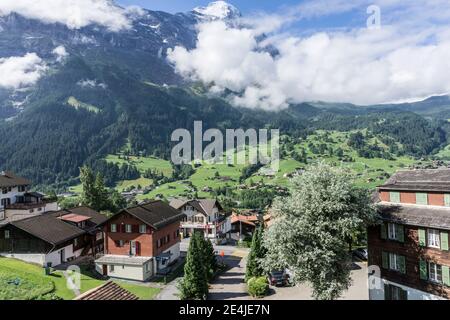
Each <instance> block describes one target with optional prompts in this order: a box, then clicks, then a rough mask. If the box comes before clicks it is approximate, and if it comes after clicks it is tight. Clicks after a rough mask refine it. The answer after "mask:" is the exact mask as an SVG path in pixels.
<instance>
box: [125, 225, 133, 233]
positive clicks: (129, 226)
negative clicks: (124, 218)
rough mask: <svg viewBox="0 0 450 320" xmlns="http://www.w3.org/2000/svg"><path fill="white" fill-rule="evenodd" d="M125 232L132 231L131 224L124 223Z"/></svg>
mask: <svg viewBox="0 0 450 320" xmlns="http://www.w3.org/2000/svg"><path fill="white" fill-rule="evenodd" d="M125 232H126V233H133V227H132V226H131V224H126V225H125Z"/></svg>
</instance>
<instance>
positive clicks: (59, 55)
mask: <svg viewBox="0 0 450 320" xmlns="http://www.w3.org/2000/svg"><path fill="white" fill-rule="evenodd" d="M52 53H53V54H54V55H55V56H56V61H58V62H62V61H63V60H64V58H66V57H67V56H68V55H69V53H68V52H67V50H66V48H65V47H64V46H58V47H56V48H55V49H53V51H52Z"/></svg>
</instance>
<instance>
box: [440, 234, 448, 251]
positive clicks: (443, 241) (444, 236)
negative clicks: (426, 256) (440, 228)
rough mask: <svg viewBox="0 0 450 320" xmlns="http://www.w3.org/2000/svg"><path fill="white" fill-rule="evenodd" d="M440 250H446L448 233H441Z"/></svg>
mask: <svg viewBox="0 0 450 320" xmlns="http://www.w3.org/2000/svg"><path fill="white" fill-rule="evenodd" d="M441 250H448V232H441Z"/></svg>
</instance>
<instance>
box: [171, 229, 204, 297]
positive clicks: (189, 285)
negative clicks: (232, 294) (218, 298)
mask: <svg viewBox="0 0 450 320" xmlns="http://www.w3.org/2000/svg"><path fill="white" fill-rule="evenodd" d="M202 237H203V235H202V234H201V233H198V232H194V234H193V235H192V238H191V241H190V243H189V249H188V252H187V256H186V264H185V265H184V277H183V280H182V281H181V282H180V283H179V286H178V289H179V291H180V298H181V300H206V298H207V296H208V279H207V277H206V271H205V261H204V252H202V250H201V247H200V244H201V238H202Z"/></svg>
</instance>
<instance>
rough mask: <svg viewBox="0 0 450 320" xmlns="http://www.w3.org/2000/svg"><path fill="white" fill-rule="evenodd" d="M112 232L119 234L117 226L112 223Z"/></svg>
mask: <svg viewBox="0 0 450 320" xmlns="http://www.w3.org/2000/svg"><path fill="white" fill-rule="evenodd" d="M111 232H117V224H115V223H111Z"/></svg>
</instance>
